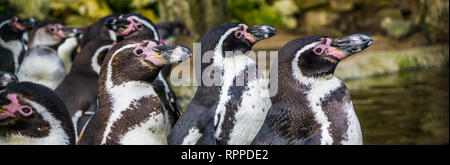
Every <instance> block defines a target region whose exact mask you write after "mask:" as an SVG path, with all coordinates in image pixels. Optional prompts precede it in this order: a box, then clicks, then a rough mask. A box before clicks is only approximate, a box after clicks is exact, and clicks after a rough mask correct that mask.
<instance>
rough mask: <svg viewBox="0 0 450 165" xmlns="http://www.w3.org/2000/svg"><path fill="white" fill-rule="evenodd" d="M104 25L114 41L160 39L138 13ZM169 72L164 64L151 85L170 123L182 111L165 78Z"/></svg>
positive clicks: (151, 26)
mask: <svg viewBox="0 0 450 165" xmlns="http://www.w3.org/2000/svg"><path fill="white" fill-rule="evenodd" d="M106 22H107V24H106V27H108V28H109V30H111V31H112V32H113V34H116V35H115V36H116V38H117V40H116V41H121V40H126V39H132V38H143V39H153V40H156V41H160V38H159V34H158V31H156V26H155V25H154V24H153V22H152V21H151V20H149V19H148V18H146V17H145V16H143V15H141V14H139V13H130V14H121V15H118V16H117V17H115V18H114V19H113V20H112V21H106ZM169 74H170V65H167V66H165V67H164V68H163V69H162V70H161V72H160V73H159V74H158V77H157V78H156V80H155V81H153V86H154V89H155V91H156V93H157V94H158V96H159V97H160V99H161V102H162V103H163V105H164V108H165V109H167V110H169V112H170V114H171V115H170V116H171V123H172V125H174V124H175V122H176V120H178V117H179V116H180V115H181V113H182V109H181V106H180V103H179V102H178V99H177V98H176V95H175V93H174V92H173V90H172V89H171V87H170V86H169V83H168V82H167V80H166V78H167V77H168V75H169Z"/></svg>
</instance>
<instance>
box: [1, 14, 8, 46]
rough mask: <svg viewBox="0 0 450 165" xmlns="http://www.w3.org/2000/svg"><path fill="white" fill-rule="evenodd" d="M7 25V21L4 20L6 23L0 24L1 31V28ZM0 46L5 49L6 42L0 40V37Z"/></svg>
mask: <svg viewBox="0 0 450 165" xmlns="http://www.w3.org/2000/svg"><path fill="white" fill-rule="evenodd" d="M8 23H9V20H6V21H3V22H2V23H0V29H1V28H2V27H3V26H5V25H6V24H8ZM0 45H1V46H2V47H5V48H7V46H6V42H5V41H4V40H3V39H2V38H1V36H0Z"/></svg>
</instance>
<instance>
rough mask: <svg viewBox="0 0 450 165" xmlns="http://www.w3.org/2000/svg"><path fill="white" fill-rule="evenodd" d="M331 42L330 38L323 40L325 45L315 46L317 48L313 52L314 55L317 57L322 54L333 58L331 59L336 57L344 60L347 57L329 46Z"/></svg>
mask: <svg viewBox="0 0 450 165" xmlns="http://www.w3.org/2000/svg"><path fill="white" fill-rule="evenodd" d="M331 41H332V39H331V38H325V43H319V44H317V46H316V47H315V48H314V50H313V51H314V53H315V54H317V55H322V54H323V53H325V54H326V55H329V56H333V57H336V58H338V59H343V58H345V57H346V56H347V55H345V54H344V53H342V52H341V51H338V50H336V49H335V48H333V47H332V46H331V45H330V44H331Z"/></svg>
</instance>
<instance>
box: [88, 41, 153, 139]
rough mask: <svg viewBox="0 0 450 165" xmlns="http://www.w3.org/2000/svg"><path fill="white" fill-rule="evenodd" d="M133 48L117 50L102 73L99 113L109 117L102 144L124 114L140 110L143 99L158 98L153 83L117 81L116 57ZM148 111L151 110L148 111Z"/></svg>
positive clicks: (130, 45)
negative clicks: (115, 73) (115, 71)
mask: <svg viewBox="0 0 450 165" xmlns="http://www.w3.org/2000/svg"><path fill="white" fill-rule="evenodd" d="M132 47H136V45H135V44H129V45H125V46H123V47H122V48H120V49H118V50H116V51H115V52H114V54H112V56H111V57H110V58H109V61H108V63H107V65H106V67H104V69H102V71H101V73H100V80H99V81H100V82H99V84H100V88H99V92H98V93H99V103H100V107H102V109H101V111H99V112H97V113H99V115H104V116H107V117H106V118H107V121H104V122H106V123H105V125H106V126H105V130H104V132H103V136H102V137H103V138H102V142H101V144H105V143H106V141H107V137H108V136H109V134H110V133H111V130H112V127H113V125H114V123H116V122H117V121H119V119H121V118H122V117H124V116H122V113H123V112H125V111H130V110H133V109H138V108H140V106H141V105H140V104H139V103H138V101H139V100H141V99H143V98H151V97H157V94H156V92H155V90H154V89H153V86H152V84H151V82H147V81H137V80H127V79H126V78H125V79H121V80H116V78H115V77H116V76H113V74H114V73H113V66H112V61H113V59H114V57H115V56H116V55H117V54H118V53H120V52H121V51H122V50H124V49H127V48H132ZM155 76H156V75H155ZM124 94H125V95H124ZM142 106H145V105H142ZM148 111H151V110H150V109H148ZM125 117H126V116H125ZM136 124H138V123H136Z"/></svg>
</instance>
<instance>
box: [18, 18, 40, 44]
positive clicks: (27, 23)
mask: <svg viewBox="0 0 450 165" xmlns="http://www.w3.org/2000/svg"><path fill="white" fill-rule="evenodd" d="M40 22H41V20H40V19H39V18H36V17H28V18H25V19H22V20H21V23H22V25H23V26H24V27H25V32H24V33H23V35H22V43H23V45H24V48H25V51H26V50H27V49H28V47H27V45H28V42H29V41H30V37H29V33H28V31H31V30H33V28H34V27H36V26H37V25H38V24H39V23H40ZM25 51H24V52H25Z"/></svg>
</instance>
